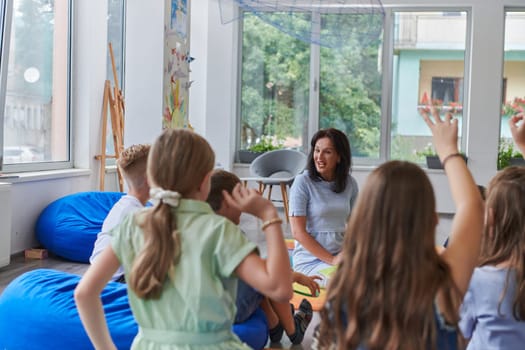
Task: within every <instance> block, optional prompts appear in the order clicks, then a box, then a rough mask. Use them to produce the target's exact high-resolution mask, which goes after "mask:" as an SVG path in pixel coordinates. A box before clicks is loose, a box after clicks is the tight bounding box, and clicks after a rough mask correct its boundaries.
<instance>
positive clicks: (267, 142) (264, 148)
mask: <svg viewBox="0 0 525 350" xmlns="http://www.w3.org/2000/svg"><path fill="white" fill-rule="evenodd" d="M282 146H283V145H282V142H281V141H277V142H276V141H275V140H274V137H272V136H269V135H263V136H261V138H260V139H259V140H258V141H257V142H256V143H255V144H254V145H253V146H251V147H249V148H247V149H241V150H239V151H238V155H239V161H240V162H241V163H251V162H252V161H253V160H254V159H255V158H257V157H258V156H260V155H261V154H263V153H264V152H268V151H273V150H276V149H280V148H282Z"/></svg>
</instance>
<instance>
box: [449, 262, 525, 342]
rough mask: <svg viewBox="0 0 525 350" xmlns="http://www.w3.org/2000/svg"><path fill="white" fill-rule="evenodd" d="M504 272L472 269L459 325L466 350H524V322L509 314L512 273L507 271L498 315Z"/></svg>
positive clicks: (486, 268) (494, 268)
mask: <svg viewBox="0 0 525 350" xmlns="http://www.w3.org/2000/svg"><path fill="white" fill-rule="evenodd" d="M508 271H509V270H508V269H506V268H497V267H495V266H482V267H478V268H476V269H475V270H474V274H473V275H472V278H471V279H470V285H469V288H468V291H467V294H465V298H464V300H463V305H462V306H461V320H460V322H459V328H460V330H461V332H462V333H463V336H464V337H465V338H467V339H469V338H470V342H469V344H468V347H467V350H491V349H525V322H522V321H517V320H516V319H514V316H513V315H512V304H513V299H514V295H515V293H516V275H515V271H514V270H511V271H510V276H509V277H510V279H509V285H508V288H507V291H506V293H505V296H504V297H503V301H502V303H501V307H500V309H499V312H498V305H499V303H500V299H501V293H502V292H503V288H504V286H505V280H506V278H507V272H508Z"/></svg>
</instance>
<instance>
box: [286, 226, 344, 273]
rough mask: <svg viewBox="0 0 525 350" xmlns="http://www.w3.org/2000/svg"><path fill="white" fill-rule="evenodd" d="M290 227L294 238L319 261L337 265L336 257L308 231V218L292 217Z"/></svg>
mask: <svg viewBox="0 0 525 350" xmlns="http://www.w3.org/2000/svg"><path fill="white" fill-rule="evenodd" d="M290 226H291V229H292V235H293V238H294V239H295V240H296V241H298V242H299V243H301V245H302V246H303V247H304V248H305V249H306V250H308V251H309V252H310V253H311V254H312V255H313V256H315V257H316V258H317V259H319V260H321V261H323V262H325V263H327V264H331V265H335V263H336V256H334V255H332V254H330V252H329V251H328V250H326V249H324V248H323V247H322V246H321V245H320V244H319V243H318V242H317V241H316V240H315V239H314V238H313V237H312V236H311V235H310V234H309V233H308V232H307V231H306V216H290Z"/></svg>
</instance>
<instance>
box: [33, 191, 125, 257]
mask: <svg viewBox="0 0 525 350" xmlns="http://www.w3.org/2000/svg"><path fill="white" fill-rule="evenodd" d="M123 195H124V193H121V192H79V193H75V194H71V195H67V196H65V197H62V198H59V199H57V200H55V201H54V202H52V203H51V204H49V205H48V206H47V207H46V208H45V209H44V210H43V211H42V213H41V214H40V216H39V217H38V220H37V222H36V227H35V233H36V237H37V239H38V241H39V242H40V243H41V244H42V245H43V246H44V247H45V248H46V249H48V250H49V251H50V252H51V253H53V254H55V255H58V256H60V257H62V258H65V259H68V260H71V261H77V262H82V263H87V262H89V257H90V256H91V252H92V250H93V245H94V244H95V241H96V240H97V234H98V233H99V232H100V230H101V228H102V223H103V222H104V219H105V218H106V216H107V215H108V213H109V211H110V210H111V208H112V207H113V205H114V204H115V203H116V202H117V201H118V200H119V199H120V198H121V197H122V196H123Z"/></svg>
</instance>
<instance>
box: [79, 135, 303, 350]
mask: <svg viewBox="0 0 525 350" xmlns="http://www.w3.org/2000/svg"><path fill="white" fill-rule="evenodd" d="M214 158H215V156H214V153H213V151H212V149H211V147H210V145H209V144H208V142H206V140H205V139H204V138H202V137H201V136H199V135H197V134H195V133H193V132H192V131H189V130H187V129H166V130H164V131H163V133H162V134H161V135H160V136H159V137H158V138H157V140H156V141H155V143H154V145H153V146H152V148H151V150H150V154H149V158H148V182H149V184H150V186H151V191H150V193H151V197H152V199H153V200H155V201H158V202H157V203H156V204H155V205H154V207H153V208H147V209H143V210H141V211H139V212H137V213H135V214H134V215H130V216H127V217H126V218H125V219H124V220H123V222H122V223H121V224H120V226H118V227H116V228H115V229H113V230H112V231H111V234H112V242H111V245H110V246H109V247H107V248H106V249H105V250H104V251H103V252H102V254H101V255H100V257H99V258H98V259H97V260H96V261H95V262H94V263H93V264H92V265H91V266H90V267H89V269H88V270H87V271H86V273H85V274H84V276H83V277H82V279H81V281H80V283H79V285H78V286H77V288H76V290H75V301H76V304H77V307H78V311H79V315H80V319H81V320H82V323H83V324H84V327H85V329H86V331H87V334H88V336H89V338H90V339H91V341H92V343H93V345H94V346H95V348H96V349H114V348H115V345H114V344H113V342H112V340H111V337H110V334H109V331H108V327H107V323H106V322H105V319H104V313H103V308H102V305H101V300H100V292H101V291H102V289H103V288H104V286H105V285H106V283H107V282H108V280H109V279H110V278H111V276H112V275H113V273H114V272H115V271H116V270H117V268H118V266H119V265H120V264H122V265H123V266H124V271H125V275H126V281H127V282H128V296H129V303H130V306H131V309H132V311H133V314H134V316H135V319H136V321H137V323H138V325H139V332H138V334H137V336H136V338H135V339H134V341H133V345H132V349H146V348H147V349H160V348H162V349H165V350H169V349H188V350H191V349H225V350H226V349H249V347H248V346H247V345H245V344H243V343H241V342H240V340H239V339H238V338H237V336H235V335H234V334H233V333H232V330H231V326H232V322H233V318H234V310H235V305H234V298H235V291H236V288H237V276H238V277H240V278H241V279H242V280H244V281H245V282H247V283H248V284H250V285H251V286H252V287H254V288H256V289H257V290H259V291H261V293H264V294H266V295H268V296H269V297H271V298H274V299H276V300H278V301H282V302H286V301H288V300H289V299H290V298H291V296H292V292H293V291H292V278H291V272H290V267H289V260H288V252H287V249H286V246H285V244H284V238H283V233H282V230H281V225H280V223H281V222H282V220H281V219H279V217H278V215H277V210H276V209H275V207H274V206H273V205H272V203H271V202H270V201H268V200H267V199H264V198H263V197H261V196H260V195H259V194H258V193H257V192H256V191H255V190H250V189H247V188H244V187H242V186H240V185H238V186H236V187H235V188H234V190H233V191H232V194H231V195H230V194H228V193H225V194H224V196H225V199H226V202H227V203H228V205H230V206H231V207H233V208H237V210H241V211H243V212H246V213H249V214H252V215H254V216H256V217H258V218H259V219H261V220H263V224H262V231H263V232H264V233H265V235H266V240H267V245H268V258H267V259H266V260H263V259H261V258H260V257H259V256H258V255H257V253H256V247H255V245H254V244H253V243H250V242H249V241H248V240H247V239H246V238H245V237H244V235H243V234H242V232H241V231H240V230H239V228H238V227H237V226H236V225H235V224H233V223H232V222H230V221H229V220H227V219H226V218H224V217H221V216H218V215H216V214H214V213H213V211H212V209H211V208H210V206H209V205H208V204H207V203H206V202H205V200H206V198H208V193H209V190H210V177H211V173H212V169H213V166H214V163H215V161H214ZM287 264H288V267H287V268H283V266H285V267H286V266H287Z"/></svg>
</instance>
